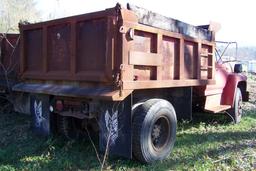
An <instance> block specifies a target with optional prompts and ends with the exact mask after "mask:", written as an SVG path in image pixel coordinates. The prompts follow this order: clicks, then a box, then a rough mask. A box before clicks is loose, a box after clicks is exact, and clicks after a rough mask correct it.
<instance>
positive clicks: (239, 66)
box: [234, 64, 243, 73]
mask: <svg viewBox="0 0 256 171" xmlns="http://www.w3.org/2000/svg"><path fill="white" fill-rule="evenodd" d="M234 72H235V73H241V72H243V66H242V64H235V66H234Z"/></svg>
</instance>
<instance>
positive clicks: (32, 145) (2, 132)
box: [0, 111, 256, 170]
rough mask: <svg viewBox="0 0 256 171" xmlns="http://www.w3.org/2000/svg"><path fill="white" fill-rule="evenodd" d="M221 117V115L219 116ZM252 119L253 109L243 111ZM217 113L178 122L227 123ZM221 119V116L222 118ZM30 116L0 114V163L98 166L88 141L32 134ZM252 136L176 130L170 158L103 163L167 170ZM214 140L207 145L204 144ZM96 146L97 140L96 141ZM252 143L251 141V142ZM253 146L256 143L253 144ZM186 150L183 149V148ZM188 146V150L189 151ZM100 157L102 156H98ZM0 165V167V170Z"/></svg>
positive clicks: (41, 166)
mask: <svg viewBox="0 0 256 171" xmlns="http://www.w3.org/2000/svg"><path fill="white" fill-rule="evenodd" d="M221 117H225V116H223V115H222V116H221ZM246 117H247V118H252V119H256V116H255V114H254V111H252V112H249V113H248V114H247V115H246ZM222 119H223V118H220V116H219V115H218V116H213V115H206V114H198V115H196V116H195V117H194V120H193V121H192V122H191V123H182V126H183V128H184V129H190V128H192V127H196V128H197V127H200V125H202V123H204V125H208V124H209V125H210V124H216V125H217V126H218V125H221V124H229V122H223V120H222ZM224 119H225V118H224ZM29 120H30V117H29V116H24V115H20V114H16V113H14V114H0V136H1V137H2V138H1V140H0V163H1V166H8V168H10V170H11V169H17V170H40V169H41V170H79V169H83V170H89V169H92V170H98V169H99V168H100V164H99V162H98V160H97V158H96V155H95V152H94V149H93V147H92V145H91V144H90V142H88V141H84V140H83V141H79V142H72V141H64V140H63V139H62V138H60V137H50V138H48V139H45V138H40V137H37V136H35V135H34V134H33V133H32V131H31V130H30V128H29V125H30V121H29ZM252 139H256V132H255V129H254V130H251V131H244V130H241V131H239V132H232V131H227V130H224V132H198V131H196V132H189V133H181V134H178V137H177V141H176V144H175V148H174V151H173V153H172V154H171V155H170V158H169V159H167V160H165V161H162V162H157V163H154V164H152V165H143V164H140V163H138V162H136V161H133V160H126V159H122V158H117V157H111V158H110V159H109V160H108V161H107V165H108V166H110V168H112V169H117V170H119V169H120V168H123V169H124V170H125V169H137V170H141V169H144V170H167V169H175V168H177V167H180V166H193V163H194V162H195V160H199V159H203V158H204V156H205V155H208V156H211V157H216V156H218V154H219V153H221V152H231V151H234V150H236V151H237V150H242V149H244V148H247V147H248V144H246V143H245V144H241V143H238V144H237V143H230V142H239V141H246V142H247V141H249V140H252ZM214 143H217V144H218V145H216V146H214V147H211V146H208V144H214ZM96 145H97V146H98V144H96ZM253 145H255V143H254V144H253ZM253 147H254V148H255V147H256V146H253ZM186 150H187V151H186ZM190 150H191V151H190ZM101 157H102V156H101ZM1 166H0V170H1Z"/></svg>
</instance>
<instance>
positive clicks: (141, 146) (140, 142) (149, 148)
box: [132, 99, 177, 163]
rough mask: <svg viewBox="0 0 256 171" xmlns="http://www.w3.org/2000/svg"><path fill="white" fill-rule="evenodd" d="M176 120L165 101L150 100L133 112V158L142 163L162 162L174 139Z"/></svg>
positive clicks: (168, 152) (172, 109)
mask: <svg viewBox="0 0 256 171" xmlns="http://www.w3.org/2000/svg"><path fill="white" fill-rule="evenodd" d="M176 128H177V119H176V113H175V110H174V108H173V106H172V105H171V104H170V103H169V102H168V101H166V100H162V99H150V100H147V101H146V102H144V103H142V104H141V105H139V106H137V107H136V108H135V109H134V111H133V136H132V147H133V155H134V157H135V158H136V159H137V160H139V161H141V162H143V163H152V162H154V161H157V160H163V159H165V158H166V157H168V155H169V154H170V152H171V150H172V148H173V145H174V142H175V138H176Z"/></svg>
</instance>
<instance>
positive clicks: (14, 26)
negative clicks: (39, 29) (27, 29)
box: [0, 0, 40, 33]
mask: <svg viewBox="0 0 256 171" xmlns="http://www.w3.org/2000/svg"><path fill="white" fill-rule="evenodd" d="M35 5H36V3H35V0H1V1H0V32H4V33H5V32H18V23H19V22H20V21H28V22H35V21H38V20H40V14H39V12H38V10H37V9H36V7H35Z"/></svg>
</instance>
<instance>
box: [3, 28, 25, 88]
mask: <svg viewBox="0 0 256 171" xmlns="http://www.w3.org/2000/svg"><path fill="white" fill-rule="evenodd" d="M18 43H19V34H5V33H0V89H1V90H7V89H10V88H11V87H12V86H13V85H14V84H16V83H17V74H18V71H19V52H20V51H19V44H18Z"/></svg>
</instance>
